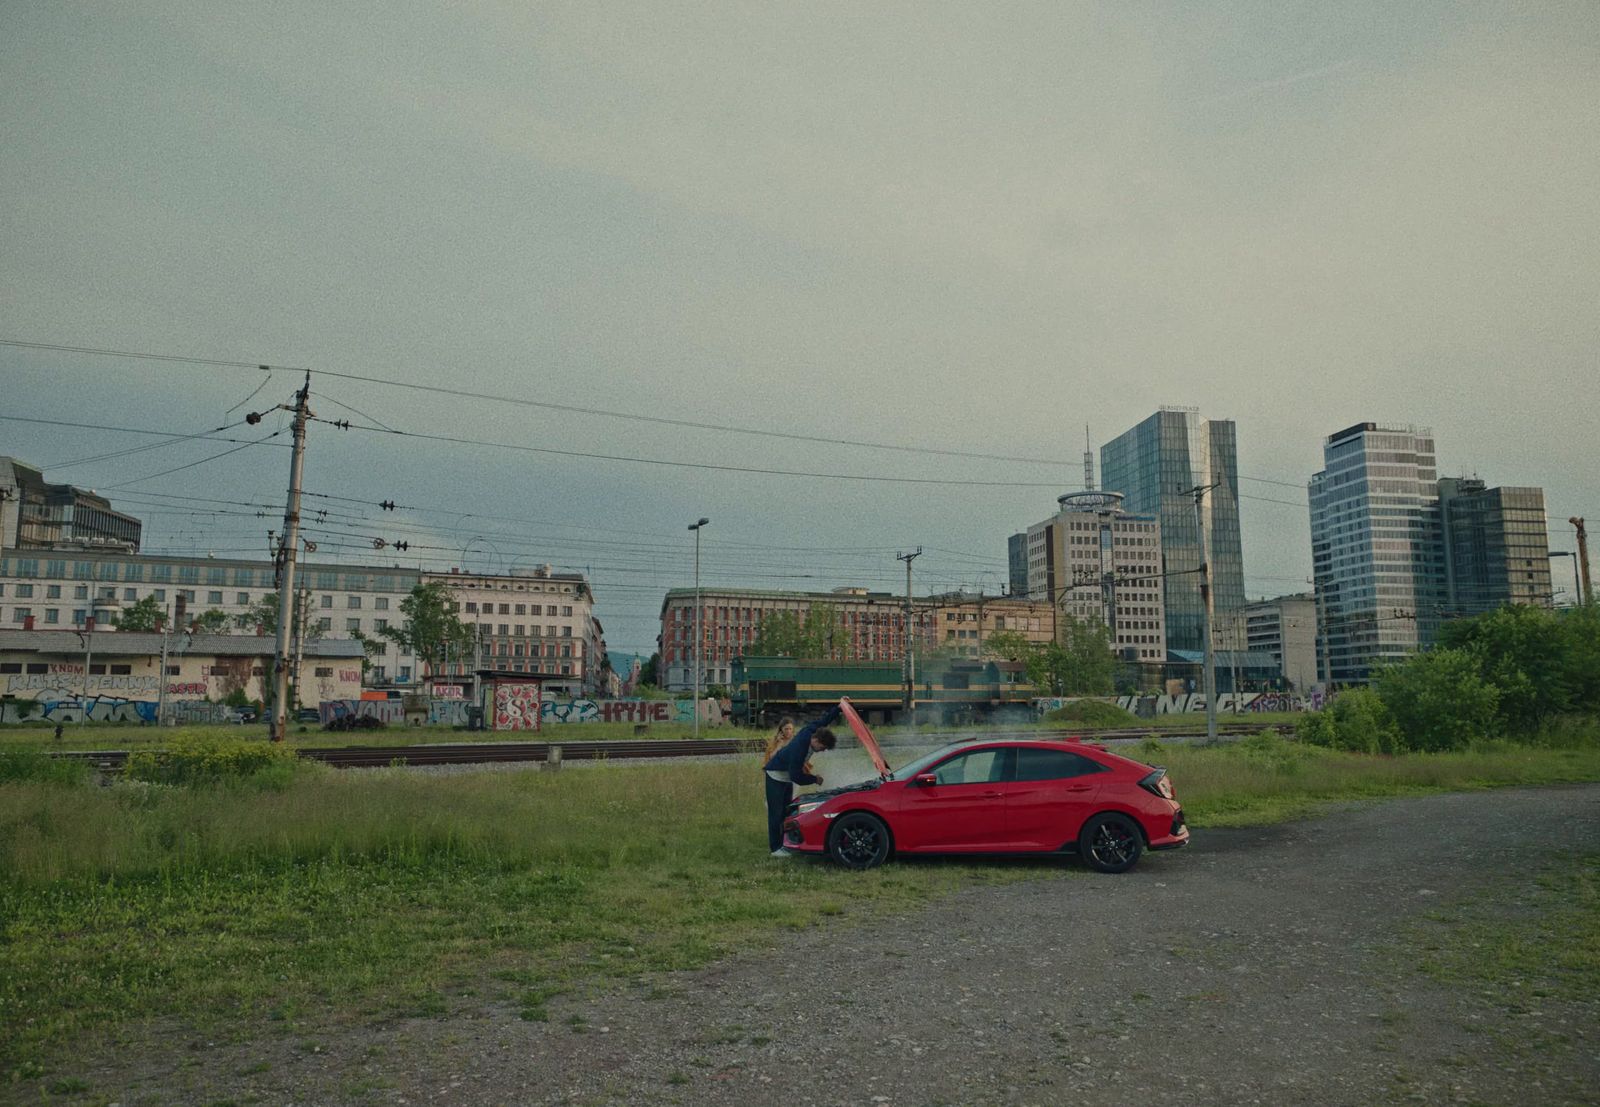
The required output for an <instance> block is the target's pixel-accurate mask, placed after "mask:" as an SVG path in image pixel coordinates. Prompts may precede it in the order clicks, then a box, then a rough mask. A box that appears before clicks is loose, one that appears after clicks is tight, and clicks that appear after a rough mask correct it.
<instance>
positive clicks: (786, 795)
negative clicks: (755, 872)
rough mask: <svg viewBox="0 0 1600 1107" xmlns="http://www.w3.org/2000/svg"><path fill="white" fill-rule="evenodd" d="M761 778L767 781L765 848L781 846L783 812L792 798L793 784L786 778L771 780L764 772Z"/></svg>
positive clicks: (780, 847)
mask: <svg viewBox="0 0 1600 1107" xmlns="http://www.w3.org/2000/svg"><path fill="white" fill-rule="evenodd" d="M761 779H762V780H764V781H766V782H767V848H768V849H769V850H771V849H782V848H783V813H784V812H785V811H787V810H788V809H789V801H790V800H792V799H793V798H794V785H793V784H790V783H789V782H788V781H787V780H773V779H772V778H771V777H770V776H768V775H767V774H766V773H765V772H763V773H762V774H761Z"/></svg>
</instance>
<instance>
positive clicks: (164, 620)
mask: <svg viewBox="0 0 1600 1107" xmlns="http://www.w3.org/2000/svg"><path fill="white" fill-rule="evenodd" d="M171 621H172V609H171V608H170V607H169V608H167V609H166V610H165V612H164V613H163V614H162V616H161V674H160V678H159V679H160V681H161V683H160V684H158V685H156V726H160V725H161V717H162V716H163V715H165V714H166V713H167V624H168V623H169V622H171Z"/></svg>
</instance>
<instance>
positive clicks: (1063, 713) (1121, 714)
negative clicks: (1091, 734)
mask: <svg viewBox="0 0 1600 1107" xmlns="http://www.w3.org/2000/svg"><path fill="white" fill-rule="evenodd" d="M1044 719H1045V722H1047V723H1081V724H1083V725H1084V726H1137V725H1138V724H1139V718H1138V716H1136V715H1134V714H1132V713H1130V712H1127V711H1124V710H1123V709H1122V708H1120V707H1118V706H1117V705H1116V704H1114V703H1107V702H1106V701H1105V700H1074V701H1073V702H1071V703H1068V704H1063V705H1062V706H1060V707H1058V708H1056V709H1055V710H1054V711H1050V712H1046V713H1045V716H1044Z"/></svg>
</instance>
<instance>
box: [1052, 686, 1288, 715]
mask: <svg viewBox="0 0 1600 1107" xmlns="http://www.w3.org/2000/svg"><path fill="white" fill-rule="evenodd" d="M1081 699H1090V700H1097V701H1099V702H1101V703H1114V704H1116V705H1117V706H1118V707H1120V708H1122V709H1123V710H1124V711H1128V712H1131V713H1132V714H1134V715H1137V716H1139V717H1140V718H1141V719H1149V718H1154V717H1155V716H1157V715H1194V714H1202V713H1204V711H1205V709H1206V698H1205V696H1204V695H1203V694H1202V693H1199V692H1185V693H1182V694H1180V695H1176V696H1120V697H1117V698H1112V697H1110V696H1044V697H1041V698H1039V699H1036V700H1034V701H1033V704H1034V709H1035V710H1036V711H1037V712H1038V713H1039V714H1040V715H1044V714H1046V713H1048V712H1051V711H1054V710H1056V709H1057V708H1059V707H1065V706H1066V705H1067V704H1070V703H1074V702H1076V701H1077V700H1081ZM1308 708H1311V705H1310V704H1308V703H1307V702H1306V701H1305V700H1301V699H1297V698H1296V697H1294V696H1292V695H1290V694H1289V693H1287V692H1237V693H1236V692H1222V693H1219V694H1218V695H1217V713H1218V714H1220V715H1232V714H1238V713H1255V712H1262V711H1305V710H1307V709H1308ZM1311 709H1313V710H1314V708H1311Z"/></svg>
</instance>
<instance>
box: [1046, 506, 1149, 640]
mask: <svg viewBox="0 0 1600 1107" xmlns="http://www.w3.org/2000/svg"><path fill="white" fill-rule="evenodd" d="M1056 502H1057V503H1058V504H1060V510H1059V511H1057V512H1056V514H1054V515H1052V516H1051V517H1050V518H1048V519H1046V520H1044V521H1043V522H1041V523H1035V524H1034V525H1033V526H1031V527H1029V528H1028V529H1027V531H1025V532H1024V534H1023V535H1022V537H1023V538H1024V539H1025V541H1026V543H1027V552H1028V588H1027V594H1028V596H1029V597H1030V598H1031V599H1034V600H1044V601H1046V602H1048V603H1049V604H1050V611H1051V617H1052V619H1054V618H1055V613H1056V612H1065V613H1066V614H1068V615H1071V616H1073V617H1074V618H1078V619H1086V620H1094V621H1098V622H1102V623H1105V624H1106V626H1107V627H1108V628H1109V629H1110V632H1111V646H1112V649H1113V650H1115V651H1116V654H1117V656H1118V657H1120V658H1122V659H1123V660H1125V661H1139V662H1144V663H1146V664H1150V663H1155V664H1159V663H1161V662H1163V661H1165V660H1166V635H1165V633H1164V632H1163V629H1162V618H1163V606H1162V601H1161V596H1162V589H1163V584H1164V581H1163V579H1162V575H1161V522H1160V520H1159V519H1157V518H1156V516H1154V515H1135V514H1131V513H1129V512H1126V511H1124V510H1122V503H1123V498H1122V496H1121V495H1119V494H1118V493H1116V492H1069V493H1067V494H1066V495H1065V496H1059V497H1057V500H1056ZM1052 633H1054V628H1052Z"/></svg>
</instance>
